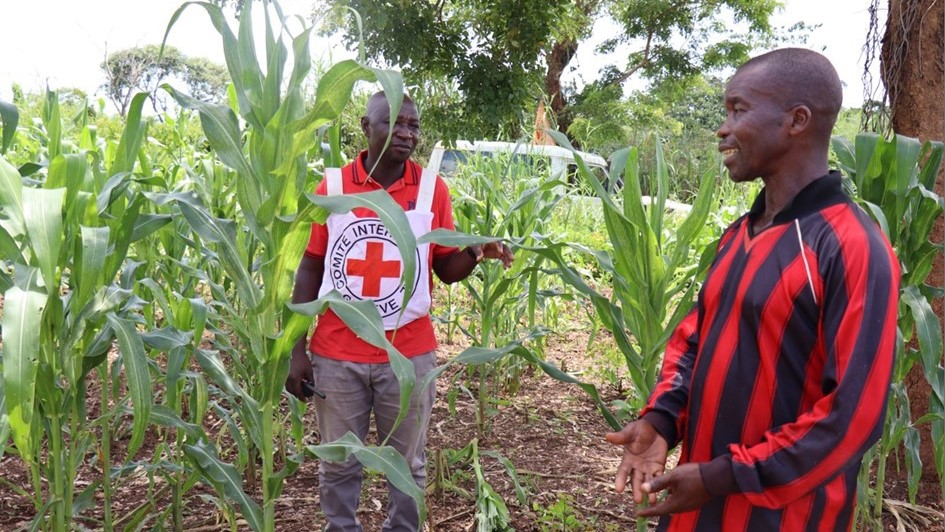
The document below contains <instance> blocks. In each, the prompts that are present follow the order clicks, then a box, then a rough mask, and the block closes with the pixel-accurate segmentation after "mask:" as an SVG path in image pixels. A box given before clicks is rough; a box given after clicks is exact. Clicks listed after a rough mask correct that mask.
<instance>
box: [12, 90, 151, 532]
mask: <svg viewBox="0 0 945 532" xmlns="http://www.w3.org/2000/svg"><path fill="white" fill-rule="evenodd" d="M143 104H144V95H141V96H140V97H138V98H136V99H135V100H134V101H133V102H132V103H131V113H130V115H129V121H128V124H127V125H126V127H125V130H124V133H123V135H122V139H121V141H120V142H119V144H118V146H117V147H116V149H114V150H110V151H109V152H105V153H103V152H102V151H98V150H95V149H94V147H89V149H90V150H91V151H90V152H85V151H82V152H79V153H71V151H72V149H73V146H72V144H71V143H68V142H64V141H63V139H62V137H61V135H62V130H63V128H62V123H61V119H60V110H59V105H58V99H57V97H56V94H55V93H48V94H47V97H46V106H45V107H44V110H43V124H42V126H43V127H42V128H41V129H40V130H39V131H40V133H41V134H42V135H43V142H44V145H45V147H46V150H47V151H46V153H47V154H48V157H49V163H48V166H46V167H45V168H43V167H40V168H38V169H37V173H36V175H35V176H34V178H33V179H24V177H23V176H21V174H20V172H19V171H18V170H17V169H16V168H14V167H13V166H12V165H10V164H9V163H8V162H7V161H6V160H5V159H3V158H2V157H0V212H2V213H3V217H2V219H0V246H2V248H3V253H2V256H3V257H4V258H3V263H4V265H5V268H4V270H3V271H2V272H0V287H2V289H3V290H4V314H3V323H2V331H3V340H4V342H3V386H2V387H3V401H4V406H5V410H6V412H7V413H8V417H6V418H4V422H3V426H0V434H3V435H4V440H5V439H6V435H7V434H12V437H13V441H14V444H15V447H16V450H17V452H18V454H19V456H20V457H21V458H22V459H23V460H24V461H25V462H26V464H27V466H28V467H29V470H30V478H31V481H32V484H33V495H32V498H33V503H34V505H35V507H36V511H37V514H36V517H35V519H34V526H36V527H43V528H50V529H56V530H64V529H65V527H66V523H71V522H72V519H73V516H74V514H75V513H76V512H77V511H79V510H81V508H82V506H83V505H84V499H85V497H86V496H87V494H83V495H82V496H77V494H76V488H77V487H76V485H75V478H76V464H77V463H79V462H81V461H82V460H83V458H84V456H85V455H86V453H88V452H90V450H92V449H99V450H103V451H104V452H105V454H106V455H107V446H108V440H109V439H110V438H111V433H110V429H109V428H105V429H104V430H103V431H102V432H103V434H102V436H101V437H100V439H99V437H98V436H97V435H96V432H95V431H94V430H93V427H94V425H92V424H89V423H87V422H86V416H87V412H86V407H85V400H86V397H85V395H86V382H85V378H86V376H87V375H88V374H89V372H91V371H92V370H93V369H96V368H97V367H98V366H99V365H101V364H102V363H103V362H104V361H105V355H106V351H107V349H108V348H109V345H110V344H111V342H112V340H113V339H116V340H117V345H118V352H119V355H120V357H119V359H118V360H116V361H115V365H114V366H113V368H123V372H124V377H125V383H126V386H127V389H128V392H129V395H128V397H127V398H125V400H124V405H123V407H122V408H125V407H127V403H128V402H129V401H130V403H131V406H132V408H133V414H134V422H133V426H132V430H131V439H130V442H129V447H128V451H127V452H128V455H129V456H133V455H134V453H135V452H136V451H137V449H138V448H139V447H140V445H141V443H142V441H143V439H144V434H145V430H146V428H147V423H148V419H149V417H150V412H151V405H152V396H151V390H150V387H151V386H150V383H151V376H150V370H149V368H148V362H147V357H146V353H145V349H144V344H143V343H142V340H141V338H140V337H139V336H138V334H137V331H136V330H135V325H134V320H135V313H136V311H137V304H136V303H135V301H134V299H133V298H132V297H131V296H132V294H131V290H130V289H129V286H127V284H130V283H127V284H121V283H120V282H119V281H118V280H117V279H118V278H117V277H116V275H117V274H118V272H119V270H120V269H121V267H122V265H123V262H124V260H125V258H126V256H127V254H128V253H129V249H130V247H131V244H132V242H133V241H135V240H138V239H141V238H144V237H146V236H148V234H149V233H150V231H151V230H153V229H154V228H157V227H159V224H155V225H152V226H151V229H145V228H144V227H143V225H142V222H143V221H144V218H145V216H143V214H142V212H141V211H142V207H143V206H144V204H145V203H146V200H145V198H144V196H143V189H144V188H145V186H146V185H145V183H143V182H142V181H143V180H142V181H138V180H136V179H134V178H133V176H132V174H131V170H132V167H133V166H134V160H133V159H132V160H130V161H129V160H128V159H126V158H123V154H127V153H128V152H136V151H137V146H139V145H140V143H141V140H142V139H143V137H144V136H145V132H146V128H147V124H146V123H145V122H143V121H142V120H141V114H140V110H141V107H142V105H143ZM90 155H91V157H90ZM135 229H140V230H135ZM133 270H134V268H133V267H131V268H130V269H126V270H125V271H123V276H124V275H126V274H128V273H130V272H133ZM102 374H104V373H102ZM103 388H107V384H106V383H103ZM107 404H108V403H104V402H103V409H104V410H103V412H102V414H101V415H102V418H103V419H105V420H108V419H110V418H111V417H113V416H115V415H116V412H117V411H119V409H116V408H112V409H111V410H109V409H108V408H107V406H105V405H107ZM7 423H8V425H7ZM103 425H104V426H105V427H108V425H109V422H108V421H105V422H104V423H103ZM63 434H68V437H63ZM107 477H108V475H106V478H104V479H102V481H101V482H102V484H104V485H105V486H106V488H104V489H105V490H106V499H107V496H108V488H107V486H108V484H109V483H110V482H111V480H110V479H109V478H107ZM44 479H45V480H44ZM109 525H110V523H109Z"/></svg>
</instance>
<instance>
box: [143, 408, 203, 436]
mask: <svg viewBox="0 0 945 532" xmlns="http://www.w3.org/2000/svg"><path fill="white" fill-rule="evenodd" d="M151 424H153V425H158V426H161V427H168V428H172V429H180V430H182V431H183V432H184V434H186V435H187V437H188V438H189V439H190V440H191V441H199V440H201V439H202V438H205V437H206V435H205V434H204V432H203V429H202V428H200V427H199V426H198V425H194V424H193V423H187V422H186V421H184V420H183V419H181V418H180V416H178V415H177V412H175V411H173V410H171V409H170V408H169V407H167V406H166V405H154V406H153V407H152V408H151Z"/></svg>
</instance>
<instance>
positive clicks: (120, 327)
mask: <svg viewBox="0 0 945 532" xmlns="http://www.w3.org/2000/svg"><path fill="white" fill-rule="evenodd" d="M106 319H107V320H108V325H109V327H111V329H112V330H113V331H114V332H115V339H116V340H118V350H119V352H120V353H121V361H122V365H123V366H124V368H125V380H126V382H127V384H128V392H129V395H130V396H131V404H132V407H133V408H134V416H133V417H134V420H133V422H132V427H131V441H130V442H129V443H128V456H129V457H133V456H134V455H135V453H136V452H138V449H139V448H140V447H141V443H142V442H144V434H145V431H146V430H147V428H148V420H149V419H150V418H151V409H152V406H153V400H152V397H153V394H152V390H151V373H150V372H149V370H148V356H147V354H146V353H145V351H144V342H142V340H141V336H140V335H139V334H138V331H137V329H135V324H134V322H132V321H130V320H127V319H124V318H119V317H118V316H116V315H115V314H114V313H109V314H108V315H106Z"/></svg>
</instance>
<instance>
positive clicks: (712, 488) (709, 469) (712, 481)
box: [699, 454, 738, 497]
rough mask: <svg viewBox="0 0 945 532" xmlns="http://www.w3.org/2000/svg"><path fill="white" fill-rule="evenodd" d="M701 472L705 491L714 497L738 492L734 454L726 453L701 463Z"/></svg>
mask: <svg viewBox="0 0 945 532" xmlns="http://www.w3.org/2000/svg"><path fill="white" fill-rule="evenodd" d="M699 474H700V475H701V476H702V485H703V486H705V491H706V493H708V494H709V495H711V496H713V497H720V496H723V495H728V494H730V493H736V492H738V483H737V482H735V471H734V470H733V469H732V455H730V454H725V455H722V456H719V457H718V458H715V459H713V460H712V461H711V462H703V463H701V464H699Z"/></svg>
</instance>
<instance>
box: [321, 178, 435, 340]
mask: <svg viewBox="0 0 945 532" xmlns="http://www.w3.org/2000/svg"><path fill="white" fill-rule="evenodd" d="M325 180H326V184H327V187H328V195H329V196H336V195H340V194H343V193H344V192H343V184H342V177H341V169H340V168H326V169H325ZM435 185H436V173H434V172H431V171H429V170H426V169H424V170H423V174H422V175H421V177H420V190H419V192H418V194H417V206H416V208H414V210H412V211H406V212H405V214H406V215H407V221H409V222H410V229H411V230H412V231H413V235H414V237H416V238H419V237H421V236H423V235H425V234H427V233H429V232H430V230H431V228H432V225H433V211H432V210H431V206H432V204H433V191H434V189H435ZM325 225H326V226H327V228H328V247H327V250H326V253H325V274H324V277H322V286H321V289H320V290H319V292H318V296H319V297H321V296H323V295H325V294H327V293H328V292H330V291H332V290H337V291H338V292H339V293H341V296H342V297H343V298H345V299H347V300H348V301H360V300H365V299H366V300H371V301H373V302H374V306H375V307H377V311H378V312H380V314H381V318H382V319H383V322H384V329H385V330H388V331H391V330H394V329H396V328H398V327H403V326H404V325H406V324H408V323H410V322H411V321H413V320H415V319H417V318H422V317H424V316H426V315H427V314H428V313H429V312H430V267H429V264H430V263H429V256H430V244H429V243H427V244H418V245H417V254H416V257H415V259H416V272H415V275H414V290H413V296H411V298H410V300H409V301H408V302H407V308H406V309H405V310H404V312H403V315H401V305H402V304H403V299H404V285H403V283H402V282H401V278H400V276H401V273H402V269H403V262H402V259H401V254H400V250H399V249H398V248H397V244H396V242H394V239H393V237H392V236H391V235H390V233H389V232H388V231H387V228H386V227H384V223H383V222H381V220H380V218H376V217H371V218H358V217H357V216H355V215H354V214H353V213H351V212H350V211H349V212H346V213H344V214H334V213H332V214H330V215H329V216H328V219H327V220H326V221H325Z"/></svg>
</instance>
